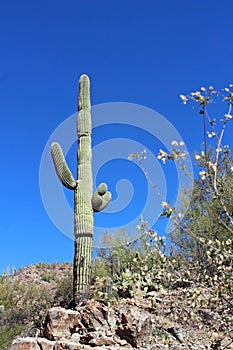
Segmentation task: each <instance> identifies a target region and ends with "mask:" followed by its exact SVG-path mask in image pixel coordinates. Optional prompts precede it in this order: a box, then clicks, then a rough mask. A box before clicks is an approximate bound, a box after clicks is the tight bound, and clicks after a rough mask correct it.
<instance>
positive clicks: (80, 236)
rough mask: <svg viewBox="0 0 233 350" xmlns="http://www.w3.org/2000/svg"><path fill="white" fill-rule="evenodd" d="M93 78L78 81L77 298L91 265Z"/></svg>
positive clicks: (83, 294) (84, 287)
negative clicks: (91, 92) (91, 91)
mask: <svg viewBox="0 0 233 350" xmlns="http://www.w3.org/2000/svg"><path fill="white" fill-rule="evenodd" d="M91 131H92V128H91V103H90V82H89V78H88V77H87V76H86V75H82V76H81V78H80V81H79V95H78V125H77V135H78V152H77V160H78V169H77V178H78V186H77V187H76V189H75V191H74V203H75V205H74V236H75V254H74V280H73V281H74V282H73V284H74V285H73V288H74V300H75V301H76V302H77V301H78V299H80V298H82V297H85V298H86V297H87V294H88V288H89V284H90V278H91V267H92V244H93V243H92V242H93V226H94V223H93V208H92V193H93V192H92V187H93V180H92V146H91Z"/></svg>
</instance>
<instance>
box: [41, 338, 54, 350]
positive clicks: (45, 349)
mask: <svg viewBox="0 0 233 350" xmlns="http://www.w3.org/2000/svg"><path fill="white" fill-rule="evenodd" d="M37 342H38V344H39V346H40V349H41V350H53V349H54V345H55V342H54V341H50V340H48V339H44V338H37Z"/></svg>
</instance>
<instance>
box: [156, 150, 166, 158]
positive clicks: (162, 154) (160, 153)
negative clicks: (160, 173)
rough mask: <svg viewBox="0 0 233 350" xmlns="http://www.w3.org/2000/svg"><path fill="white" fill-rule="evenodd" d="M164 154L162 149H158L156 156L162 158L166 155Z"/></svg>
mask: <svg viewBox="0 0 233 350" xmlns="http://www.w3.org/2000/svg"><path fill="white" fill-rule="evenodd" d="M166 156H167V153H166V152H164V151H163V150H162V149H160V150H159V154H158V156H157V158H158V159H162V158H163V157H166Z"/></svg>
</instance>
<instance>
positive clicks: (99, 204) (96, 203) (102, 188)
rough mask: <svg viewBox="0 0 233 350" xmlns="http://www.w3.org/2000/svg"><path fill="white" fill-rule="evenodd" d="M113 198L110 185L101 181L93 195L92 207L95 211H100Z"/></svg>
mask: <svg viewBox="0 0 233 350" xmlns="http://www.w3.org/2000/svg"><path fill="white" fill-rule="evenodd" d="M111 198H112V194H111V192H109V191H108V187H107V185H106V184H105V183H101V184H100V185H99V186H98V188H97V190H96V192H95V193H94V194H93V196H92V208H93V210H94V211H96V212H99V211H101V210H103V209H105V208H106V206H107V205H108V204H109V202H110V200H111Z"/></svg>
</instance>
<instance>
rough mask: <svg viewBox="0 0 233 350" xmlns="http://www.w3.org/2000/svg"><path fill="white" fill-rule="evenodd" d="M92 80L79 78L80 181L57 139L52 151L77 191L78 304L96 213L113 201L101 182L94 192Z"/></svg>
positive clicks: (85, 278)
mask: <svg viewBox="0 0 233 350" xmlns="http://www.w3.org/2000/svg"><path fill="white" fill-rule="evenodd" d="M91 124H92V123H91V103H90V81H89V78H88V76H87V75H82V76H81V77H80V80H79V95H78V123H77V136H78V152H77V180H75V179H74V178H73V175H72V173H71V171H70V169H69V167H68V165H67V163H66V161H65V158H64V155H63V153H62V149H61V146H60V145H59V144H58V143H57V142H54V143H53V144H52V145H51V154H52V158H53V162H54V166H55V170H56V172H57V175H58V178H59V180H60V181H61V182H62V184H63V185H64V186H66V187H67V188H68V189H70V190H73V191H74V236H75V252H74V265H73V296H74V302H75V304H77V303H78V302H79V301H81V300H82V299H83V298H86V297H87V296H88V290H89V283H90V278H91V270H92V247H93V234H94V212H99V211H101V210H103V209H104V208H105V207H106V206H107V205H108V203H109V201H110V200H111V193H110V192H109V191H108V188H107V185H106V184H104V183H102V184H100V185H99V186H98V188H97V190H96V192H95V193H94V194H93V180H92V144H91V133H92V126H91Z"/></svg>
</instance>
